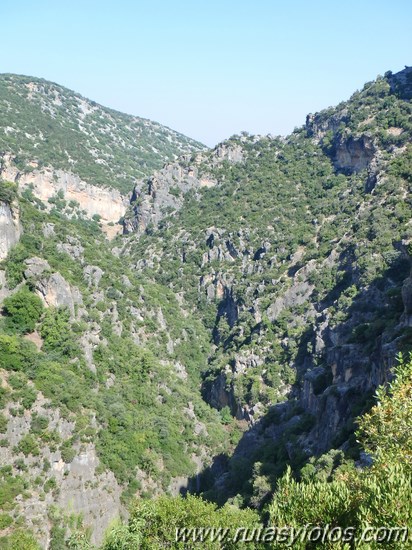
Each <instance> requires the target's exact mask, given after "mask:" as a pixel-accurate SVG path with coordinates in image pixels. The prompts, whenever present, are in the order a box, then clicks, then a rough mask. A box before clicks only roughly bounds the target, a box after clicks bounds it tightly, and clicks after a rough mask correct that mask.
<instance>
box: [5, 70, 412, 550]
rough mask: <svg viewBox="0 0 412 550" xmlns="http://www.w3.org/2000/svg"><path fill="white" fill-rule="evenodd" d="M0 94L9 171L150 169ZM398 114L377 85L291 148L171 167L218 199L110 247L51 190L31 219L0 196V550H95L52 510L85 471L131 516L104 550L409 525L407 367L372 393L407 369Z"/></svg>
mask: <svg viewBox="0 0 412 550" xmlns="http://www.w3.org/2000/svg"><path fill="white" fill-rule="evenodd" d="M12 89H13V90H15V92H16V93H15V97H14V98H13V103H12V106H13V105H14V107H13V108H16V109H17V110H18V111H19V112H20V115H19V117H18V118H16V120H15V121H12V122H11V120H12V119H13V117H11V116H10V113H9V115H7V113H6V110H3V115H2V117H3V118H2V119H0V123H1V124H2V125H3V128H4V129H5V132H4V135H3V134H2V135H3V138H0V139H4V149H5V150H9V151H11V152H13V153H14V154H18V157H17V164H18V166H19V167H20V168H22V169H25V170H27V169H28V170H30V166H29V165H28V164H27V162H29V161H32V160H36V161H37V162H38V163H39V164H40V166H49V165H50V166H53V167H54V168H63V169H68V168H70V169H72V168H73V162H72V161H71V160H70V159H74V166H75V168H76V169H75V170H74V171H75V172H76V173H78V174H79V175H80V176H81V177H82V178H84V179H85V180H86V181H91V182H92V183H95V184H105V185H113V186H115V187H118V188H120V189H123V190H124V189H125V188H126V186H127V185H130V187H131V183H132V181H133V179H134V178H135V177H137V176H138V174H143V173H148V172H149V171H150V169H152V168H153V167H154V166H158V164H157V162H158V160H159V156H158V155H157V154H156V155H155V156H156V159H154V157H153V158H152V153H150V154H149V153H148V154H147V156H145V155H146V153H145V151H143V149H139V147H140V145H138V143H137V141H136V140H135V138H136V135H140V136H142V135H143V129H142V128H143V127H144V128H146V129H147V128H148V124H147V121H141V120H140V119H135V118H133V119H132V118H129V117H126V116H125V115H120V114H118V113H114V112H112V111H108V110H105V109H103V108H101V107H99V106H96V105H94V104H92V103H90V102H86V100H84V99H83V98H81V97H80V96H77V95H74V94H72V93H71V92H68V91H67V90H65V89H63V88H61V87H58V86H56V85H51V84H50V83H47V82H44V81H38V80H33V79H27V78H25V77H15V76H12V75H6V76H4V77H3V78H2V79H0V101H2V100H4V101H10V100H9V99H7V98H8V97H9V95H8V94H10V91H11V90H12ZM13 113H14V114H15V113H16V111H13ZM29 113H30V116H32V117H33V120H34V121H35V123H36V125H37V126H36V127H37V128H38V129H39V135H38V136H37V135H36V136H32V137H27V134H30V131H29V130H28V126H27V124H28V122H27V121H28V120H29ZM411 115H412V108H411V104H410V101H409V100H406V99H405V98H402V95H401V94H398V95H395V94H394V93H392V91H391V88H390V84H389V81H388V79H387V78H378V79H377V80H376V81H375V82H372V83H368V84H367V85H365V87H364V89H363V90H361V91H359V92H356V93H355V94H354V95H353V97H352V98H351V99H350V100H349V101H347V102H345V103H342V104H341V105H339V106H338V107H336V108H334V109H328V110H326V111H323V112H321V113H318V114H316V115H314V116H310V117H308V120H307V124H306V126H305V127H303V128H300V129H297V130H296V131H295V132H294V133H293V134H292V135H291V136H289V137H287V138H274V137H270V136H267V137H256V136H250V135H248V134H246V133H243V134H242V135H240V136H233V137H232V138H231V139H230V140H228V141H227V142H225V143H224V144H222V145H221V146H219V147H218V148H216V149H215V150H214V151H208V152H203V153H202V155H198V154H196V155H193V156H192V157H190V156H189V155H187V156H185V157H184V158H182V159H180V161H179V163H178V164H177V165H176V166H177V170H178V169H179V168H182V169H184V170H186V172H187V173H189V172H190V173H193V174H195V173H196V174H197V177H198V178H199V181H200V179H201V178H203V177H204V178H205V179H206V180H207V181H211V182H215V184H214V185H212V186H208V185H201V184H200V183H199V185H195V184H193V185H192V186H191V187H190V189H191V190H190V191H188V192H186V194H184V193H183V191H182V190H181V189H179V188H177V187H173V186H172V187H171V188H170V194H171V195H172V196H179V198H181V199H182V201H183V207H182V208H181V209H180V210H176V209H174V207H170V209H169V210H167V209H165V211H164V212H163V217H162V219H161V220H160V222H156V224H148V225H147V227H146V230H145V231H144V232H143V234H141V232H140V233H139V234H137V235H133V234H131V235H127V236H126V235H123V236H119V237H117V238H116V239H115V240H114V241H112V242H108V241H107V240H106V239H105V236H104V234H103V233H102V230H101V229H102V228H101V224H100V220H99V217H98V216H95V217H94V218H92V219H88V218H87V216H86V215H85V213H82V212H80V211H79V212H78V213H77V214H76V216H72V215H70V213H69V212H68V208H69V205H68V204H67V201H66V200H65V197H64V193H63V192H61V194H60V195H56V197H54V198H53V199H52V200H51V201H49V203H50V204H48V205H47V208H45V205H44V204H42V202H41V201H40V200H39V199H38V198H36V197H35V196H34V195H33V193H32V192H31V191H30V189H26V190H25V191H24V192H23V193H21V194H20V195H19V193H18V189H17V186H16V185H11V184H8V183H6V182H1V184H0V202H2V203H5V204H7V205H11V206H10V208H12V209H16V210H17V208H18V209H19V214H20V218H21V221H22V224H23V234H22V237H21V238H20V241H19V243H18V244H17V245H15V246H14V247H13V248H11V250H10V251H9V254H8V256H7V258H6V259H5V260H4V261H3V262H2V264H1V265H0V271H1V274H0V275H1V277H2V279H1V280H2V281H5V285H4V288H0V290H1V291H2V292H4V296H5V297H4V299H3V301H2V305H1V307H2V316H1V317H0V374H1V385H0V403H1V409H2V412H1V413H0V456H1V457H4V460H3V459H2V460H3V461H2V466H1V468H0V508H1V510H0V530H1V531H2V533H3V534H4V536H3V537H2V538H0V548H7V549H8V548H19V547H21V548H28V549H30V548H36V547H37V543H36V538H41V537H43V538H41V540H43V541H44V540H45V536H46V535H45V533H46V531H44V530H42V529H43V528H44V523H45V522H44V518H45V517H46V516H47V521H48V525H50V530H49V531H47V533H49V535H50V539H51V540H50V546H49V547H50V548H51V549H53V550H57V549H59V550H60V549H65V548H77V549H84V550H86V549H89V548H92V547H93V545H92V544H91V542H90V537H91V533H90V529H89V524H88V521H89V522H92V521H93V520H91V518H90V516H89V517H88V518H83V517H81V515H79V514H78V513H77V511H76V510H73V509H71V508H70V506H68V505H67V503H66V502H65V501H64V499H63V498H62V496H64V495H61V494H60V486H63V484H64V483H65V481H66V480H71V481H72V482H73V478H75V477H76V475H77V474H74V475H73V472H76V468H79V464H82V461H83V462H84V461H85V460H86V459H85V457H86V458H87V460H88V459H89V458H90V457H92V458H91V459H90V460H91V462H93V464H94V466H93V468H94V469H93V470H92V480H91V481H90V480H89V481H87V482H86V483H85V484H84V491H85V499H86V498H92V497H90V493H88V495H87V496H86V492H87V491H93V490H97V491H98V493H99V494H100V493H101V494H102V495H103V493H104V494H105V495H106V497H105V498H107V502H113V501H110V499H109V497H108V496H107V495H112V494H114V495H116V494H117V492H118V493H119V504H118V508H117V509H118V510H119V509H120V501H121V504H122V505H124V506H125V507H127V508H128V509H129V510H130V517H129V520H128V521H127V522H122V521H120V520H119V521H118V522H116V524H115V525H112V526H110V529H109V530H108V532H107V535H106V538H105V539H104V542H102V545H101V548H103V549H104V550H115V549H120V548H122V549H123V550H127V549H129V548H130V549H132V548H159V549H160V548H165V547H171V548H175V547H176V548H185V547H194V548H196V547H210V548H219V547H223V545H220V544H219V543H216V542H210V544H209V543H202V544H201V545H199V546H197V545H196V544H195V543H193V544H191V543H190V546H187V545H185V543H184V542H182V541H180V542H179V543H176V542H175V529H176V528H181V527H189V528H190V527H208V526H213V527H216V528H221V529H223V530H224V529H228V530H229V532H230V533H232V531H233V529H236V528H240V527H244V528H248V529H251V530H253V529H264V528H266V527H268V526H271V525H276V526H280V527H281V526H288V527H297V528H299V527H302V525H306V524H312V525H315V526H324V525H329V526H330V527H340V528H342V529H344V528H347V527H353V529H354V530H355V534H356V536H358V534H359V533H360V532H361V530H362V528H363V527H364V526H380V525H385V526H387V527H392V526H400V527H402V526H408V527H410V526H411V511H410V504H409V495H410V490H411V471H410V470H411V462H410V453H411V441H410V430H409V426H410V422H411V420H412V419H411V414H412V411H411V406H410V397H411V391H412V390H411V388H412V361H410V360H404V359H402V356H400V360H399V366H398V367H397V368H396V369H394V370H393V372H391V368H392V367H393V365H394V364H395V357H396V355H397V353H398V352H404V354H405V355H404V357H406V353H408V352H409V350H411V348H412V336H411V328H410V316H411V314H412V282H411V279H410V265H411V245H410V243H411V239H412V234H411V226H410V212H411V199H410V197H411V184H412V176H411V173H412V160H411V159H412V145H411V143H412V139H411V138H412V124H411V118H412V117H411ZM20 118H21V120H20ZM6 122H7V124H6ZM30 124H32V123H30ZM48 125H50V126H48ZM31 127H33V126H32V125H31ZM7 128H9V129H7ZM10 128H12V129H13V128H14V130H10ZM84 129H87V132H88V134H87V133H86V132H84V131H83V130H84ZM91 130H93V131H91ZM159 132H160V134H161V132H163V130H160V129H159V128H157V126H156V127H154V126H153V125H149V133H148V134H147V136H146V134H145V136H146V137H144V139H145V140H146V138H147V143H149V141H150V147H154V148H155V149H158V150H159V147H158V146H159V143H158V141H156V140H157V139H160V140H161V141H162V140H163V137H164V136H163V134H161V135H160V134H159ZM21 133H24V135H25V137H24V139H20V138H21V135H20V134H21ZM22 135H23V134H22ZM44 136H48V137H47V138H46V139H43V138H44ZM87 136H88V137H87ZM90 136H95V137H96V136H98V137H97V138H96V140H94V138H93V137H90ZM162 136H163V137H162ZM152 138H153V139H154V140H155V141H152ZM136 139H137V138H136ZM164 139H166V141H167V138H164ZM176 139H177V138H176ZM90 140H92V141H93V140H94V141H95V142H96V143H95V142H94V141H93V143H92V141H90ZM179 140H180V137H179ZM172 142H173V140H172ZM1 143H3V142H1V141H0V145H1ZM139 143H140V142H139ZM168 143H169V142H168ZM182 143H183V145H182ZM34 145H36V146H34ZM174 145H176V143H175V144H174ZM142 147H143V146H142ZM176 147H177V150H181V149H182V148H183V150H184V151H185V152H189V151H197V149H198V146H197V144H193V143H188V142H186V141H185V140H183V141H181V140H180V141H179V143H178V144H177V145H176ZM92 150H93V151H94V152H92ZM151 151H152V152H153V149H151ZM222 151H223V152H222ZM225 151H226V152H227V151H229V152H233V155H232V156H230V155H227V154H225ZM137 152H139V155H140V156H138V155H137ZM175 152H176V150H174V151H173V152H172V151H171V149H169V148H166V149H165V150H164V156H162V155H163V153H162V155H160V157H162V158H166V157H167V156H168V157H170V156H173V155H174V154H175ZM153 154H154V153H153ZM90 155H92V156H96V155H97V157H98V158H100V159H103V160H105V161H106V162H107V164H105V163H95V162H90ZM97 157H96V158H97ZM139 159H140V160H139ZM139 163H140V164H139ZM192 164H193V166H192ZM156 178H158V181H156V185H157V186H158V189H159V186H161V185H162V181H161V173H157V174H156ZM183 195H184V196H183ZM142 203H143V201H142ZM142 203H139V199H138V198H137V199H136V204H135V205H134V208H133V209H131V215H133V213H134V214H136V212H137V214H138V213H139V206H141V204H142ZM171 204H174V205H176V204H177V202H172V203H171ZM179 204H180V203H179ZM146 206H147V205H146ZM176 208H177V207H176ZM393 374H394V375H395V378H394V380H392V382H391V383H390V385H389V386H388V385H387V384H383V386H382V387H381V389H379V391H378V392H377V394H376V398H375V397H374V395H375V390H376V388H377V386H378V385H380V384H382V382H386V381H387V380H390V379H391V377H392V375H393ZM376 400H377V402H378V403H376ZM95 457H96V458H95ZM87 460H86V462H87ZM72 466H73V467H72ZM179 490H180V491H179ZM186 490H189V493H190V492H191V493H195V494H196V495H195V494H192V495H187V496H186V498H182V497H180V496H176V495H178V493H179V492H185V491H186ZM96 494H97V493H95V495H96ZM102 498H103V497H102ZM33 503H34V504H33ZM108 506H110V504H109V505H108ZM35 508H37V509H38V512H37V515H36V513H33V509H35ZM86 512H87V510H86ZM94 519H96V518H94ZM107 527H109V525H107ZM28 532H32V533H33V534H34V537H32V535H31V534H28ZM49 535H47V536H49ZM207 544H209V546H207ZM225 544H226V545H225V546H224V547H225V548H232V547H242V544H243V543H242V542H241V541H240V542H239V541H238V542H236V543H235V542H232V543H231V542H230V540H227V541H226V542H225ZM299 544H300V546H299ZM19 545H20V546H19ZM244 546H245V547H250V548H253V547H256V548H265V547H267V546H265V543H264V542H255V543H248V544H246V543H244ZM275 547H276V546H275ZM294 547H296V548H300V547H301V548H302V549H303V548H312V547H315V546H314V545H313V544H312V546H311V543H310V542H308V543H303V542H302V543H298V542H297V543H296V544H295V546H294ZM323 547H325V548H328V547H329V546H328V544H327V543H325V544H324V545H323ZM334 547H336V548H342V550H348V548H352V547H356V548H358V547H359V548H363V547H362V546H361V545H359V544H358V545H357V546H356V545H355V546H354V543H350V544H349V545H346V546H345V545H344V544H341V545H340V546H339V545H338V546H336V544H335V546H334ZM377 547H378V546H377ZM389 547H390V546H389ZM364 548H365V549H366V548H374V546H373V544H372V545H369V546H364Z"/></svg>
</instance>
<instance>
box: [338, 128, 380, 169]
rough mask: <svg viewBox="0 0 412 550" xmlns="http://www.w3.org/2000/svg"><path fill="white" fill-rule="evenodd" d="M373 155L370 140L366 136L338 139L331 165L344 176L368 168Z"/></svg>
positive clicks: (373, 150)
mask: <svg viewBox="0 0 412 550" xmlns="http://www.w3.org/2000/svg"><path fill="white" fill-rule="evenodd" d="M375 153H376V148H375V146H374V144H373V142H372V140H371V139H369V138H368V137H366V136H361V137H359V138H355V137H352V136H351V137H349V138H347V139H345V138H338V139H337V140H336V142H335V153H334V155H333V163H334V165H335V167H336V169H337V170H340V171H342V172H344V173H346V174H352V173H353V172H361V171H362V170H366V169H367V168H368V166H369V165H370V163H371V161H372V159H373V158H374V156H375Z"/></svg>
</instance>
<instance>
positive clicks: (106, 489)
mask: <svg viewBox="0 0 412 550" xmlns="http://www.w3.org/2000/svg"><path fill="white" fill-rule="evenodd" d="M0 380H1V382H2V384H5V383H7V382H6V380H5V379H4V378H3V376H0ZM15 405H16V404H14V403H13V402H10V403H9V404H8V405H7V407H6V409H5V411H4V414H5V416H6V418H7V420H8V423H7V432H6V433H5V434H4V436H5V437H6V439H7V441H8V442H9V445H8V447H0V465H1V466H4V465H8V464H13V463H14V462H15V460H16V459H17V458H19V459H21V460H23V462H24V464H25V465H26V466H27V467H28V468H29V469H30V472H31V473H32V475H33V476H34V477H35V476H43V478H44V480H48V479H54V480H55V482H56V487H57V488H58V490H57V491H49V492H47V493H45V495H44V497H43V498H39V492H38V491H36V489H34V490H33V491H32V492H31V494H30V495H29V496H28V498H24V499H17V510H16V511H17V512H18V513H19V514H20V515H21V516H23V517H24V518H25V521H26V523H27V524H28V526H29V527H31V529H33V531H34V532H35V534H36V538H38V540H39V541H40V543H41V546H42V548H48V545H49V543H50V528H51V524H50V523H49V522H48V521H45V518H47V517H48V509H49V507H50V506H51V505H54V506H56V507H57V508H59V509H61V510H62V512H63V513H64V514H67V515H69V514H81V515H82V516H83V522H84V525H85V527H89V528H90V530H91V534H92V535H91V542H92V543H93V544H100V543H101V542H102V540H103V536H104V533H105V530H106V529H107V526H108V525H109V524H110V523H111V522H112V521H113V520H114V519H115V518H117V517H119V516H120V515H121V513H122V507H121V504H120V494H121V488H120V487H119V485H118V484H117V482H116V479H115V477H114V475H113V473H112V472H103V473H98V470H97V468H98V467H99V459H98V457H97V454H96V450H95V448H94V445H93V444H92V443H86V444H80V443H76V444H75V446H74V450H75V456H74V458H73V460H72V461H71V462H70V463H66V462H64V460H63V459H62V456H61V452H60V450H58V449H57V450H56V449H54V448H52V449H51V448H50V447H49V446H48V445H44V446H41V449H40V455H39V456H37V457H34V456H32V455H28V456H24V455H23V454H22V453H17V454H16V452H15V450H14V447H15V445H17V444H18V443H19V441H20V440H21V438H22V437H23V436H25V435H27V434H28V433H29V432H30V427H31V422H32V419H33V415H39V416H42V417H45V418H47V420H48V423H49V429H50V430H56V431H57V433H58V435H59V437H60V438H61V440H62V441H65V440H67V439H69V438H70V437H71V436H72V435H73V430H74V427H75V424H74V422H71V421H70V420H66V419H64V418H62V417H61V416H60V413H59V410H58V409H53V408H51V407H50V404H49V401H48V400H47V399H45V398H44V397H43V396H42V394H41V393H39V394H38V395H37V399H36V401H35V402H34V404H33V405H32V407H31V408H30V410H26V411H25V413H24V415H23V416H14V415H12V414H11V412H10V409H11V408H12V407H13V406H15ZM44 461H48V462H49V463H50V469H49V470H47V471H45V470H44V469H43V464H44Z"/></svg>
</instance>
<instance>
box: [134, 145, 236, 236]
mask: <svg viewBox="0 0 412 550" xmlns="http://www.w3.org/2000/svg"><path fill="white" fill-rule="evenodd" d="M205 158H206V156H205V154H204V153H198V154H197V155H196V156H190V155H185V156H182V157H181V159H180V161H179V162H175V163H171V164H166V165H165V166H164V167H163V169H162V170H158V171H156V172H154V174H153V176H152V177H150V178H149V179H143V180H140V181H139V182H138V183H137V184H136V186H135V188H134V190H133V193H132V195H131V198H130V208H129V211H128V212H127V213H126V215H125V217H124V222H123V227H124V233H133V232H136V233H142V232H143V231H145V230H146V228H147V227H148V226H149V225H153V226H154V227H156V226H157V224H158V223H159V221H160V220H161V219H162V218H163V217H164V216H165V215H166V214H170V213H172V212H174V211H177V210H180V208H181V207H182V205H183V198H184V195H185V194H186V193H187V192H188V191H190V190H192V189H195V190H196V189H200V188H202V187H214V186H215V185H217V183H218V182H217V181H216V180H215V179H214V178H213V177H211V176H210V175H208V174H207V173H203V172H202V170H201V169H200V165H201V164H202V162H203V161H204V160H205ZM243 158H244V154H243V149H242V147H241V146H240V145H234V144H226V143H222V144H220V145H218V146H217V147H216V148H215V149H214V150H213V151H212V152H211V153H210V154H209V156H208V162H209V163H210V165H211V166H217V165H219V164H220V163H222V162H223V161H226V162H229V163H231V164H236V163H238V162H242V161H243Z"/></svg>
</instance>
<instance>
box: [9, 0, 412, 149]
mask: <svg viewBox="0 0 412 550" xmlns="http://www.w3.org/2000/svg"><path fill="white" fill-rule="evenodd" d="M0 21H1V30H0V72H13V73H18V74H26V75H32V76H38V77H43V78H46V79H49V80H52V81H54V82H58V83H59V84H63V85H64V86H67V87H68V88H71V89H73V90H75V91H77V92H79V93H81V94H82V95H84V96H86V97H88V98H90V99H93V100H95V101H97V102H99V103H101V104H103V105H106V106H109V107H112V108H114V109H118V110H120V111H124V112H127V113H131V114H135V115H139V116H142V117H145V118H150V119H153V120H156V121H158V122H160V123H162V124H165V125H167V126H169V127H171V128H173V129H175V130H178V131H180V132H182V133H184V134H187V135H188V136H190V137H193V138H195V139H198V140H200V141H202V142H204V143H206V144H207V145H215V144H216V143H217V142H219V141H221V140H222V139H225V138H227V137H230V136H231V135H233V134H234V133H239V132H240V131H242V130H247V131H248V132H251V133H259V134H267V133H271V134H286V133H289V132H290V131H291V130H293V128H294V127H295V126H300V125H301V124H303V123H304V120H305V116H306V114H307V113H308V112H316V111H318V110H320V109H322V108H325V107H328V106H329V105H334V104H336V103H338V102H339V101H341V100H343V99H346V98H348V97H349V96H350V95H351V94H352V92H354V91H355V90H356V89H359V88H361V87H362V85H363V84H364V82H365V81H368V80H372V79H374V78H375V77H376V75H378V74H384V73H385V71H387V70H392V71H393V72H395V71H398V70H401V69H403V67H404V65H405V64H407V65H412V47H411V46H412V2H411V1H410V0H391V1H388V0H375V1H371V0H357V1H354V0H345V1H339V2H336V1H335V2H334V1H333V0H329V1H323V0H311V1H310V0H295V1H293V0H290V1H289V2H288V1H286V0H285V1H277V0H254V1H253V2H252V0H249V1H245V0H236V1H235V0H220V1H217V0H208V1H204V0H191V1H189V0H175V1H173V0H151V1H149V0H112V1H107V0H81V1H80V0H53V1H51V0H0Z"/></svg>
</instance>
